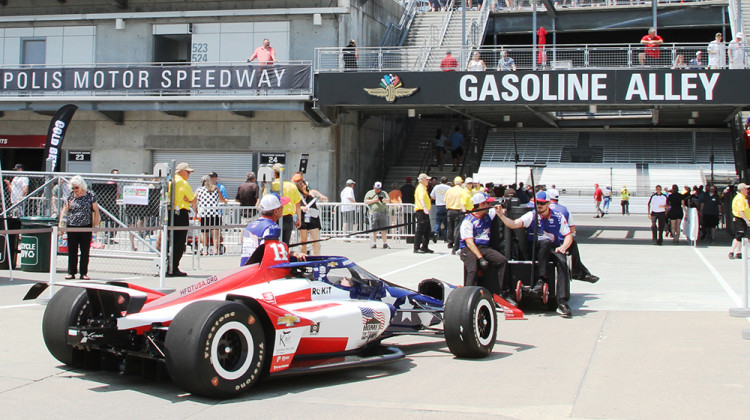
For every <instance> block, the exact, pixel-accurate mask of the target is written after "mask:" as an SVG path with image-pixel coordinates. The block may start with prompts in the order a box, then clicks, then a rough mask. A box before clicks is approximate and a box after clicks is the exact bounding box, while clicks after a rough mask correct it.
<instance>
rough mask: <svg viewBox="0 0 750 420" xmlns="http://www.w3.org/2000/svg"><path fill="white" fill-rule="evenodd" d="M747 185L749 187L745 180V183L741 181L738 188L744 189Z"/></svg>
mask: <svg viewBox="0 0 750 420" xmlns="http://www.w3.org/2000/svg"><path fill="white" fill-rule="evenodd" d="M747 187H748V185H747V184H745V183H744V182H743V183H741V184H740V185H738V186H737V189H738V190H742V189H745V188H747Z"/></svg>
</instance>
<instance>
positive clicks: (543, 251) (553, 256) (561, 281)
mask: <svg viewBox="0 0 750 420" xmlns="http://www.w3.org/2000/svg"><path fill="white" fill-rule="evenodd" d="M537 247H538V251H537V254H538V255H537V261H539V264H537V267H538V268H537V274H538V276H539V277H541V278H543V279H548V278H549V277H548V274H549V273H547V262H548V261H550V260H552V262H553V263H554V264H555V266H557V270H556V271H557V278H556V283H557V284H556V285H555V294H556V295H557V301H558V302H560V303H566V302H567V301H568V299H570V277H569V276H568V261H567V260H566V258H565V255H564V254H560V253H559V252H555V248H557V245H555V243H554V242H552V241H538V242H537Z"/></svg>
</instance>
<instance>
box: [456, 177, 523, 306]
mask: <svg viewBox="0 0 750 420" xmlns="http://www.w3.org/2000/svg"><path fill="white" fill-rule="evenodd" d="M493 201H495V199H494V198H493V197H490V196H489V195H487V194H485V193H483V192H479V193H476V194H474V195H473V196H472V197H471V202H472V203H473V204H474V210H473V211H472V212H471V213H469V214H467V215H466V217H464V219H463V221H462V222H461V225H460V228H459V232H460V233H461V243H460V245H459V248H460V253H459V255H460V257H461V261H463V263H464V270H465V271H466V280H465V281H464V286H477V285H479V286H484V287H486V288H487V289H489V291H490V292H492V293H494V294H499V295H502V296H503V298H505V300H507V301H508V303H510V304H511V305H514V306H515V305H517V303H516V302H515V299H514V297H513V296H514V295H513V292H512V282H511V280H512V279H511V276H510V273H508V259H507V258H505V256H504V255H503V254H501V253H500V252H498V251H496V250H495V249H493V248H491V247H490V235H491V228H492V219H493V218H494V217H495V216H496V211H495V209H494V208H490V206H491V203H492V202H493ZM477 265H478V266H479V267H480V268H482V269H486V268H488V267H489V266H490V265H492V266H493V268H495V269H496V270H497V278H496V281H493V280H495V279H488V278H484V279H483V281H482V283H483V284H477V283H478V282H477Z"/></svg>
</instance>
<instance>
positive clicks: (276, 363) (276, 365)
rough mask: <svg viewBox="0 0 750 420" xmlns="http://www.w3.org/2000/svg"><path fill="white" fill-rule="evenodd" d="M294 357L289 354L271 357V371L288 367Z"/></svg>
mask: <svg viewBox="0 0 750 420" xmlns="http://www.w3.org/2000/svg"><path fill="white" fill-rule="evenodd" d="M293 358H294V356H293V355H291V354H282V355H279V356H275V357H274V358H273V366H271V372H277V371H280V370H284V369H288V368H289V365H291V364H292V359H293Z"/></svg>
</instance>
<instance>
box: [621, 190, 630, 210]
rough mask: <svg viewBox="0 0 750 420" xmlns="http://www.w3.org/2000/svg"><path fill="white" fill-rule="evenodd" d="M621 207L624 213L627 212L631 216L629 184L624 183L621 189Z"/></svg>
mask: <svg viewBox="0 0 750 420" xmlns="http://www.w3.org/2000/svg"><path fill="white" fill-rule="evenodd" d="M620 207H622V215H623V216H625V215H626V214H627V215H628V216H630V190H628V186H627V185H623V186H622V189H621V190H620Z"/></svg>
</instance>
